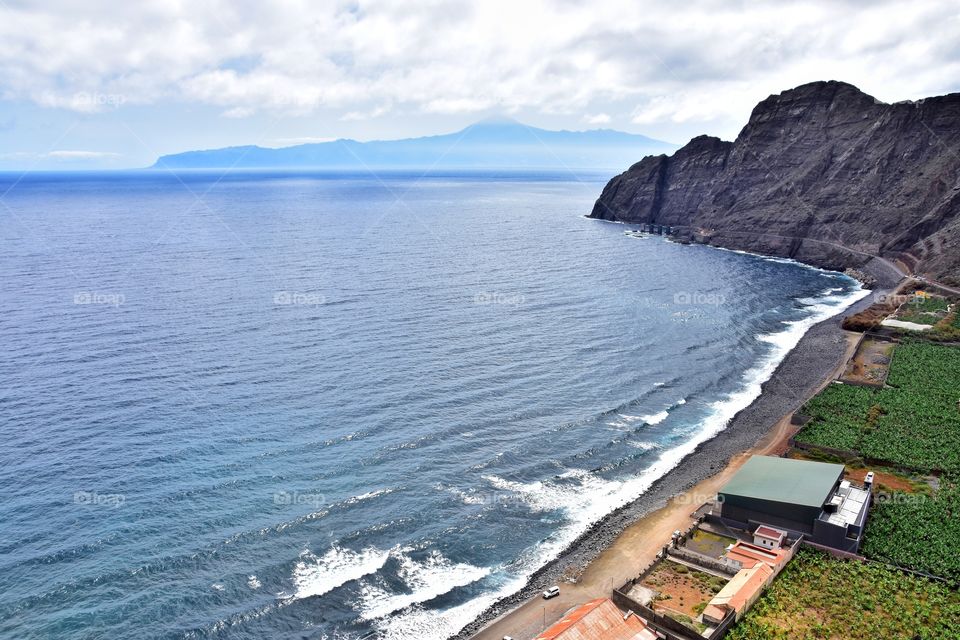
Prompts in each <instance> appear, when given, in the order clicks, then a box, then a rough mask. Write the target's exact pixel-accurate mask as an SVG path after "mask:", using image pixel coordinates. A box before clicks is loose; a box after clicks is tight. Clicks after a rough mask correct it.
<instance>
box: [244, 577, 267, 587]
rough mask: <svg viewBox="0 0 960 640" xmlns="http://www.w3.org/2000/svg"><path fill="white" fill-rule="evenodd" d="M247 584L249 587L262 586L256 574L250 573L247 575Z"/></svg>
mask: <svg viewBox="0 0 960 640" xmlns="http://www.w3.org/2000/svg"><path fill="white" fill-rule="evenodd" d="M247 586H248V587H250V588H251V589H259V588H260V587H262V586H263V583H262V582H260V579H259V578H258V577H257V576H255V575H252V574H251V575H249V576H247Z"/></svg>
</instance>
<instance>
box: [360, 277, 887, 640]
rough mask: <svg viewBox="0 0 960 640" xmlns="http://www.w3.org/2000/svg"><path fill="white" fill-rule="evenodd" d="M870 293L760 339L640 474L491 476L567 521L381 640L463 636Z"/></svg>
mask: <svg viewBox="0 0 960 640" xmlns="http://www.w3.org/2000/svg"><path fill="white" fill-rule="evenodd" d="M811 268H814V269H815V267H811ZM868 294H869V291H866V290H863V289H858V290H856V291H854V292H852V293H850V294H848V295H845V296H828V297H825V298H822V299H819V300H817V301H816V303H815V304H813V305H811V306H810V307H809V310H810V311H811V315H810V316H808V317H807V318H805V319H803V320H799V321H794V322H790V323H785V324H786V326H787V328H786V329H785V330H784V331H781V332H778V333H773V334H767V335H764V336H758V338H759V339H761V340H764V341H765V342H769V343H770V344H772V345H773V346H774V348H773V349H772V351H771V352H770V354H769V355H768V356H767V357H765V358H764V360H763V361H762V362H761V363H760V364H759V365H758V366H757V367H755V368H754V369H752V370H750V371H748V372H746V373H745V374H744V376H743V380H744V385H743V387H742V388H741V389H740V390H738V391H736V392H734V393H731V394H730V395H729V396H728V397H727V398H725V399H724V400H721V401H718V402H716V403H714V404H713V406H712V407H711V413H710V414H709V415H708V416H707V418H706V419H705V420H704V421H703V422H702V423H701V425H700V428H699V430H698V431H697V432H696V433H694V434H693V435H692V436H691V437H690V438H688V439H687V440H685V441H684V442H683V444H681V445H679V446H677V447H674V448H672V449H669V450H664V451H663V453H662V454H661V455H660V456H659V457H658V458H657V460H656V461H655V462H654V463H653V464H652V465H651V466H650V467H648V468H647V469H645V470H644V471H642V472H641V473H639V474H637V475H636V476H633V477H631V478H628V479H626V480H622V481H615V480H606V479H603V478H599V477H597V476H594V475H593V474H591V473H589V472H587V471H584V470H581V469H571V470H569V471H567V472H565V473H563V474H561V475H560V476H559V478H558V480H559V481H558V482H554V481H547V482H543V481H536V482H530V483H521V482H516V481H512V480H507V479H505V478H501V477H498V476H493V475H490V476H484V479H485V480H486V481H487V482H488V483H490V484H491V485H492V486H493V487H494V488H496V489H500V490H504V491H511V492H514V493H515V494H516V495H517V497H518V498H519V499H520V500H521V501H522V502H524V503H525V504H527V505H528V507H529V508H530V509H531V510H534V511H556V510H561V511H563V512H564V514H565V516H566V518H567V522H566V524H565V526H563V527H562V528H561V529H560V530H558V531H556V532H555V533H554V534H553V535H551V536H550V537H548V538H547V539H545V540H543V541H541V542H540V543H538V544H537V545H535V546H534V547H533V548H532V549H530V550H528V551H527V552H526V553H524V554H523V555H522V556H521V558H520V559H519V561H518V563H517V565H515V566H512V567H511V568H510V572H511V574H512V576H514V577H512V578H511V579H510V580H509V581H508V582H505V583H504V584H503V585H502V586H501V587H500V588H498V589H497V590H496V591H495V592H492V593H490V594H487V595H484V596H481V597H479V598H475V599H473V600H470V601H469V602H466V603H464V604H462V605H460V606H457V607H452V608H450V609H446V610H442V611H436V610H429V609H425V608H423V607H420V606H416V605H415V606H413V607H410V608H409V609H407V610H406V611H404V612H403V613H400V614H397V615H391V616H389V617H385V618H382V619H380V620H379V622H378V629H379V631H380V633H381V637H382V638H384V639H385V640H399V639H401V638H410V637H417V638H422V639H423V640H444V639H445V638H449V637H450V636H452V635H454V634H456V633H458V632H459V631H460V630H461V629H463V628H464V627H465V626H466V625H467V624H469V623H470V622H471V621H472V620H474V619H475V618H476V617H477V616H478V615H480V614H481V613H482V612H483V611H484V610H485V609H486V608H487V607H488V606H490V605H492V604H493V603H495V602H496V601H497V600H499V599H501V598H504V597H506V596H508V595H510V594H512V593H515V592H516V591H518V590H519V589H521V588H522V587H523V586H524V584H526V581H527V578H528V577H529V576H530V575H531V574H532V573H533V572H535V571H536V570H537V569H539V568H541V567H542V566H544V565H545V564H547V563H548V562H549V561H551V560H553V559H554V558H556V557H557V556H558V555H559V554H560V553H562V552H563V550H564V549H565V548H567V547H568V546H569V545H570V543H572V542H573V541H574V540H575V539H576V538H577V537H579V536H580V535H581V534H583V533H584V532H585V531H586V530H587V529H588V528H589V527H590V526H591V525H593V524H594V523H595V522H597V521H598V520H600V519H601V518H603V517H604V516H605V515H607V514H608V513H610V512H611V511H614V510H616V509H618V508H620V507H622V506H624V505H626V504H628V503H630V502H632V501H633V500H636V499H637V498H638V497H640V495H642V494H643V493H644V492H646V491H647V490H648V489H649V488H650V486H651V485H652V484H653V483H654V482H655V481H656V480H657V479H659V478H661V477H662V476H663V475H665V474H666V473H667V472H668V471H670V470H671V469H673V468H674V467H675V466H677V464H679V462H680V461H681V460H682V459H683V458H685V457H686V456H688V455H690V454H691V453H693V451H694V450H695V449H696V448H697V447H698V446H699V445H700V444H701V443H703V442H705V441H707V440H709V439H710V438H712V437H714V436H715V435H716V434H717V433H719V432H720V431H722V430H723V429H724V428H725V427H726V425H727V424H728V423H729V421H730V419H731V418H733V416H734V415H736V414H737V413H738V412H739V411H740V410H742V409H744V408H746V407H747V406H748V405H749V404H750V403H751V402H753V400H754V399H756V397H757V396H758V395H759V394H760V389H761V385H762V384H763V383H764V382H766V381H767V380H768V379H769V378H770V377H771V376H772V375H773V372H774V371H775V370H776V368H777V366H778V365H779V364H780V362H781V361H782V360H783V358H784V357H785V356H786V354H787V353H788V352H789V351H790V349H792V348H793V347H794V346H796V344H797V343H798V342H799V341H800V338H802V337H803V335H804V334H805V333H806V332H807V330H808V329H810V327H812V326H813V325H815V324H817V323H818V322H821V321H823V320H825V319H827V318H829V317H831V316H833V315H836V314H837V313H839V312H840V311H842V310H843V309H845V308H846V307H847V306H849V305H850V304H853V303H854V302H856V301H857V300H859V299H861V298H863V297H865V296H866V295H868ZM658 386H661V385H658ZM678 404H683V402H678ZM649 444H652V443H637V444H636V445H635V446H638V447H641V448H642V447H644V446H645V445H649ZM654 447H656V448H659V445H653V447H651V448H654Z"/></svg>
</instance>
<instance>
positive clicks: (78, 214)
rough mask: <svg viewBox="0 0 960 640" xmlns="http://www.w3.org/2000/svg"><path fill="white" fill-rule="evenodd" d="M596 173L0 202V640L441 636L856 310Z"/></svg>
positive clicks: (88, 191)
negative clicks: (622, 201) (649, 215)
mask: <svg viewBox="0 0 960 640" xmlns="http://www.w3.org/2000/svg"><path fill="white" fill-rule="evenodd" d="M607 177H609V176H604V175H596V174H591V175H586V176H584V175H580V176H577V177H573V176H570V175H555V174H537V173H499V174H497V173H485V174H471V173H459V174H449V175H429V176H426V177H424V176H418V175H415V174H409V173H406V174H405V173H387V174H381V175H379V176H374V175H370V174H344V173H341V174H337V173H327V174H310V173H256V172H245V173H235V174H231V175H229V176H226V177H221V176H219V175H217V174H213V173H184V174H181V175H178V176H177V175H171V174H167V173H160V172H158V173H149V172H143V173H137V172H132V173H115V174H96V173H93V174H30V175H26V176H22V177H21V176H17V175H11V174H3V175H0V194H5V195H3V197H2V198H0V201H2V202H0V204H2V206H0V217H2V220H3V224H2V225H0V240H2V243H0V344H2V346H3V349H2V354H0V380H2V386H0V441H2V444H3V446H2V448H0V637H3V638H17V639H23V640H27V639H34V638H56V639H58V640H73V639H78V640H79V639H81V638H82V639H86V638H111V639H120V638H183V639H189V638H241V639H247V638H249V639H254V638H256V639H260V638H272V639H286V638H315V639H321V638H329V639H333V638H343V639H358V638H384V639H395V638H397V639H398V638H410V637H417V638H422V639H424V640H442V639H443V638H446V637H448V636H450V635H451V634H454V633H456V632H457V631H458V630H459V629H461V628H462V627H463V626H464V625H465V624H467V623H469V622H470V621H471V620H472V619H474V618H475V617H476V616H477V615H478V614H479V613H480V612H481V611H483V610H484V609H485V608H486V607H487V606H488V605H490V604H491V603H492V602H494V601H495V600H496V599H497V598H499V597H502V596H505V595H507V594H509V593H512V592H514V591H516V590H517V589H519V588H520V587H521V586H522V585H523V584H524V581H525V579H526V577H527V576H529V575H530V574H531V573H532V572H534V571H536V570H537V569H538V568H540V567H541V566H543V565H544V564H545V563H547V562H548V561H549V560H550V559H551V558H554V557H556V556H557V555H558V554H559V553H561V552H562V551H563V549H564V548H565V547H566V546H567V545H568V544H569V543H570V542H571V541H572V540H573V539H575V538H576V537H577V536H578V535H579V534H580V533H582V532H583V531H584V530H586V529H587V528H588V527H589V526H590V525H591V524H592V523H594V522H596V521H597V520H598V519H600V518H602V517H603V516H604V515H605V514H607V513H609V512H610V511H612V510H614V509H616V508H617V507H619V506H622V505H624V504H626V503H628V502H629V501H631V500H632V499H634V498H636V497H637V496H639V495H641V494H642V493H643V492H644V491H645V489H646V488H647V487H649V485H650V484H651V483H652V482H653V481H654V480H655V479H656V478H658V477H660V476H662V475H663V474H664V473H665V472H666V471H667V470H669V469H670V468H671V467H672V466H674V465H675V464H676V463H677V462H678V460H680V459H681V458H682V457H683V456H684V455H686V454H688V453H689V452H691V451H692V450H693V449H694V448H695V447H696V446H697V445H698V444H699V443H701V442H703V441H705V440H707V439H709V438H711V437H713V436H715V435H717V434H718V433H721V432H722V430H723V428H724V426H725V424H726V422H727V421H728V420H729V419H730V418H731V417H732V416H733V415H734V414H735V413H736V412H737V411H738V410H740V409H742V408H743V407H745V406H747V405H748V404H749V403H750V402H751V400H752V399H753V398H755V397H756V396H757V395H758V393H759V390H760V385H761V384H762V382H763V381H765V380H766V379H768V378H769V377H770V375H771V374H772V373H773V370H774V369H775V368H776V366H777V364H778V363H779V362H780V361H781V360H782V359H783V357H784V356H785V354H786V353H787V352H788V351H789V350H790V349H791V348H792V347H793V346H794V345H795V344H796V343H797V341H798V340H799V339H800V337H801V336H802V335H803V333H804V332H805V331H806V329H807V328H809V327H810V326H812V325H813V324H815V323H816V322H818V321H819V320H822V319H824V318H826V317H829V316H830V315H833V314H835V313H837V312H838V311H839V310H840V309H842V308H843V307H845V306H846V305H847V304H849V303H850V302H852V301H853V300H855V299H857V298H859V297H862V296H864V295H866V292H865V291H863V290H862V289H860V287H859V285H858V284H857V283H856V282H855V281H853V280H851V279H849V278H847V277H845V276H843V275H840V274H837V273H830V272H825V271H821V270H818V269H813V268H810V267H805V266H803V265H798V264H796V263H792V262H790V261H787V260H779V259H771V258H762V257H758V256H752V255H745V254H742V253H736V252H732V251H723V250H718V249H713V248H710V247H704V246H684V245H680V244H675V243H672V242H669V241H668V240H666V239H664V238H659V237H649V238H635V237H629V236H627V235H624V231H625V230H626V229H628V228H629V227H628V226H624V225H616V224H610V223H604V222H600V221H595V220H589V219H586V218H585V217H584V215H585V214H587V213H589V211H590V209H591V207H592V204H593V201H594V200H595V199H596V197H597V195H598V194H599V193H600V190H601V189H602V187H603V184H604V181H605V179H606V178H607ZM720 437H722V435H721V436H720Z"/></svg>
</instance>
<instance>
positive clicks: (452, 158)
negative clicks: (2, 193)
mask: <svg viewBox="0 0 960 640" xmlns="http://www.w3.org/2000/svg"><path fill="white" fill-rule="evenodd" d="M674 149H676V145H673V144H670V143H668V142H662V141H660V140H654V139H652V138H647V137H646V136H642V135H638V134H632V133H624V132H622V131H613V130H611V129H603V130H598V129H595V130H592V131H551V130H547V129H539V128H536V127H531V126H528V125H526V124H524V123H522V122H518V121H517V120H515V119H513V118H510V117H507V116H502V115H497V116H493V117H490V118H485V119H483V120H480V121H479V122H476V123H474V124H472V125H470V126H468V127H466V128H464V129H462V130H460V131H457V132H455V133H447V134H441V135H435V136H426V137H422V138H407V139H403V140H374V141H369V142H358V141H355V140H342V139H341V140H333V141H330V142H316V143H307V144H300V145H296V146H291V147H282V148H263V147H256V146H249V145H248V146H238V147H228V148H225V149H211V150H206V151H187V152H184V153H178V154H173V155H169V156H163V157H161V158H160V159H158V160H157V162H156V164H155V165H154V167H155V168H168V169H170V168H173V169H232V168H236V169H271V168H315V169H325V168H327V169H364V170H366V169H370V168H373V167H376V168H414V167H417V168H430V169H444V168H457V169H461V170H462V169H485V168H497V169H552V170H558V169H559V170H569V169H570V168H577V169H612V168H616V167H619V166H622V165H623V164H624V163H626V162H628V161H632V160H633V159H634V158H636V157H637V156H644V155H648V154H660V153H665V152H669V151H673V150H674Z"/></svg>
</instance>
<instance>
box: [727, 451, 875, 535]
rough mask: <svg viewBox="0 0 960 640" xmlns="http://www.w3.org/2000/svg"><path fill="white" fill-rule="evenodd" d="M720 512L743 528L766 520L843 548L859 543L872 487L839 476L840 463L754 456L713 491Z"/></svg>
mask: <svg viewBox="0 0 960 640" xmlns="http://www.w3.org/2000/svg"><path fill="white" fill-rule="evenodd" d="M717 499H718V502H719V503H720V513H719V515H720V517H721V518H722V519H723V520H724V521H725V523H726V524H728V525H732V526H738V527H739V528H742V529H746V530H753V529H756V527H758V526H759V525H768V526H772V527H776V528H778V529H781V530H784V531H786V532H787V533H788V534H790V536H791V537H796V536H798V535H800V534H803V535H804V536H806V538H808V539H810V540H812V541H813V542H818V543H821V544H825V545H828V546H831V547H834V548H838V549H844V550H847V551H850V550H853V551H856V549H857V548H859V544H860V538H861V537H862V535H863V526H864V524H865V522H866V515H867V511H868V509H869V506H870V488H869V486H868V487H866V488H865V489H861V488H857V487H853V486H852V485H851V484H850V483H849V482H847V481H845V480H844V479H843V465H842V464H829V463H826V462H812V461H808V460H792V459H790V458H775V457H770V456H753V457H751V458H750V459H749V460H747V462H746V463H744V465H743V466H742V467H741V468H740V470H739V471H737V473H736V475H734V476H733V478H731V479H730V481H729V482H727V484H726V485H725V486H724V487H723V488H722V489H720V491H719V492H718V493H717Z"/></svg>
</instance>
